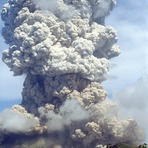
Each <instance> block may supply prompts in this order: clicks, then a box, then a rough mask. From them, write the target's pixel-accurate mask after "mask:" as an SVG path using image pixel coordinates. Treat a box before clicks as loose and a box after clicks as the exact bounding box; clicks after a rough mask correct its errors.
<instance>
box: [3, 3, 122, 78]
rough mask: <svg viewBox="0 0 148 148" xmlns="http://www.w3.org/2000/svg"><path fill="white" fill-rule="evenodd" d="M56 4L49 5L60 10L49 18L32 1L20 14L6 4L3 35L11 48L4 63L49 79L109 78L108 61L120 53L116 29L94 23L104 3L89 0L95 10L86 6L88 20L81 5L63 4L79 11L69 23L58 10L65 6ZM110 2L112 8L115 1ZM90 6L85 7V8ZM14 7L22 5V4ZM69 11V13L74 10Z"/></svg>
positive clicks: (16, 4)
mask: <svg viewBox="0 0 148 148" xmlns="http://www.w3.org/2000/svg"><path fill="white" fill-rule="evenodd" d="M13 3H14V2H13ZM52 3H53V2H52V1H51V3H50V1H49V6H50V4H51V6H53V7H55V8H57V10H56V11H55V12H54V11H52V10H51V11H49V10H50V9H49V10H48V9H47V10H46V11H47V12H48V13H46V15H45V14H44V12H43V11H42V10H40V9H39V10H35V8H34V7H33V6H32V5H33V4H32V5H31V4H30V5H31V6H30V5H29V2H28V3H27V2H26V3H25V2H24V5H29V6H28V7H29V8H28V7H24V8H22V9H21V10H20V11H18V9H15V8H13V6H12V5H8V4H7V5H5V7H4V8H3V11H2V19H3V20H4V21H5V23H6V24H7V25H6V27H5V28H4V29H3V36H4V37H5V39H6V41H7V42H8V43H9V44H10V47H9V49H8V50H5V51H4V52H3V61H4V62H5V63H6V64H7V65H8V66H9V67H10V69H11V70H12V71H13V72H14V75H21V74H22V73H26V72H28V71H30V72H31V73H33V74H40V75H47V76H54V75H61V74H68V73H80V74H81V75H82V76H83V77H84V78H88V79H90V80H100V81H102V80H104V79H106V75H107V73H108V68H109V62H108V58H111V57H114V56H117V55H118V54H119V53H120V52H119V48H118V46H115V45H114V43H116V41H117V35H116V31H115V29H113V28H112V27H110V26H103V25H99V24H97V23H95V22H92V21H91V16H92V14H93V10H94V9H93V6H94V5H95V6H97V5H99V4H100V3H99V2H98V4H94V2H91V1H85V3H86V4H87V7H88V6H89V7H91V9H89V8H87V7H86V11H87V12H88V13H91V15H90V16H89V17H88V16H86V17H84V16H83V11H82V10H81V9H82V8H81V7H78V6H79V5H78V4H80V3H79V2H70V1H67V2H64V1H59V3H62V5H64V6H67V7H69V6H72V7H75V9H76V10H77V11H79V13H78V14H76V17H74V18H73V17H72V18H69V19H68V20H67V21H65V20H62V19H61V18H60V16H58V15H57V14H56V13H58V14H62V13H61V12H59V11H60V10H59V9H58V7H62V6H61V5H57V6H56V4H55V5H52ZM54 3H58V2H56V1H55V2H54ZM105 3H106V2H105ZM108 3H109V6H110V7H111V4H113V1H108ZM86 4H83V3H82V4H81V5H82V6H83V5H84V7H85V5H86ZM13 5H15V7H18V6H19V4H18V3H14V4H13ZM47 6H48V3H47ZM9 7H10V8H9ZM62 8H63V9H64V10H65V9H66V8H65V7H62ZM12 9H13V11H14V13H10V15H9V17H8V13H9V11H11V10H12ZM32 11H33V12H34V13H32ZM65 11H67V12H66V13H68V14H69V12H68V11H71V9H66V10H65ZM15 13H17V16H16V15H15ZM104 15H105V14H104ZM10 17H11V19H10ZM104 17H105V16H104ZM98 19H99V18H98ZM30 49H31V50H30Z"/></svg>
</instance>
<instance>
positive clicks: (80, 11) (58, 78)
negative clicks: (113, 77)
mask: <svg viewBox="0 0 148 148" xmlns="http://www.w3.org/2000/svg"><path fill="white" fill-rule="evenodd" d="M115 4H116V1H115V0H9V1H8V3H7V4H5V5H4V7H3V10H2V12H1V17H2V20H3V21H4V23H5V27H4V28H3V31H2V34H3V37H4V38H5V41H6V43H7V44H9V49H7V50H5V51H4V52H3V61H4V62H5V63H6V64H7V65H8V67H9V68H10V70H11V71H13V72H14V75H15V76H17V75H22V74H25V75H26V79H25V82H24V88H23V91H22V97H23V99H22V103H21V104H20V105H16V106H13V107H12V109H7V110H4V111H3V112H2V113H1V114H0V131H1V140H0V142H1V145H9V144H8V141H9V140H10V139H12V137H15V139H14V141H13V140H10V143H11V147H12V145H13V144H17V145H19V146H23V145H28V144H29V146H31V145H32V146H35V145H38V146H39V145H41V147H46V146H47V147H48V146H51V147H60V148H61V147H63V148H70V147H74V148H80V147H85V148H87V147H88V148H90V147H96V148H98V147H101V146H100V144H101V145H105V144H108V143H111V144H116V143H119V142H124V143H129V144H131V143H137V144H138V143H140V142H142V141H143V140H144V133H143V131H142V129H141V128H140V127H139V126H138V125H137V123H136V122H135V121H134V120H133V119H128V120H121V119H120V118H119V113H118V107H117V106H116V104H115V103H113V102H112V101H110V100H108V99H107V94H106V92H105V90H104V89H103V87H102V85H101V82H102V81H104V80H106V79H107V75H108V71H109V59H110V58H113V57H115V56H118V55H119V53H120V49H119V47H118V46H117V45H115V43H116V42H117V33H116V30H115V29H114V28H113V27H111V26H105V17H106V16H107V15H109V13H110V11H111V10H112V9H113V7H114V5H115ZM13 125H17V127H13ZM6 141H7V143H6ZM35 141H38V142H35ZM45 145H46V146H45Z"/></svg>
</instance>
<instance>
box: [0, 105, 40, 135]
mask: <svg viewBox="0 0 148 148" xmlns="http://www.w3.org/2000/svg"><path fill="white" fill-rule="evenodd" d="M37 124H38V120H37V119H35V117H34V116H33V115H31V114H29V113H27V112H26V111H25V109H24V108H23V107H22V106H19V105H15V106H13V107H12V109H5V110H4V111H2V112H1V113H0V129H1V130H2V131H3V130H5V131H7V132H11V133H18V132H21V133H26V132H29V131H30V130H31V129H33V128H34V127H35V126H37Z"/></svg>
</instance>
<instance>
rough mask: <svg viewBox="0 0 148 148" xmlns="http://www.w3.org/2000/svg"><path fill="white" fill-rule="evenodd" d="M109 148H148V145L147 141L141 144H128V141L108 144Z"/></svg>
mask: <svg viewBox="0 0 148 148" xmlns="http://www.w3.org/2000/svg"><path fill="white" fill-rule="evenodd" d="M107 148H148V145H147V144H146V143H144V144H142V145H140V146H137V145H132V144H126V143H118V144H116V145H114V146H111V144H108V145H107Z"/></svg>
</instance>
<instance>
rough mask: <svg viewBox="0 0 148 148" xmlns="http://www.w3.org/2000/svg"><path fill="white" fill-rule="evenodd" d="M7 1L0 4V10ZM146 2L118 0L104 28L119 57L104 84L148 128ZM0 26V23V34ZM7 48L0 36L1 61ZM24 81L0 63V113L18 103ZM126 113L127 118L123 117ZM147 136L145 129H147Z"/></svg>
mask: <svg viewBox="0 0 148 148" xmlns="http://www.w3.org/2000/svg"><path fill="white" fill-rule="evenodd" d="M6 2H7V0H0V9H1V8H2V6H3V4H4V3H6ZM147 7H148V0H117V6H116V7H115V9H114V10H113V12H112V13H111V14H110V15H109V16H108V17H107V18H106V25H111V26H113V27H114V28H115V29H116V30H117V31H118V38H119V41H118V45H119V46H120V48H121V54H120V55H119V56H118V57H116V58H114V59H112V60H111V61H110V63H111V66H110V77H109V78H108V80H106V81H105V82H103V85H104V87H105V89H106V90H107V92H108V96H109V98H111V99H113V100H115V101H116V102H117V103H118V104H119V106H120V108H121V112H124V115H126V116H133V117H134V118H135V119H136V120H137V122H138V123H139V124H141V125H142V126H143V127H145V126H146V124H148V119H147V117H146V116H145V115H146V114H147V113H148V91H147V90H148V50H147V48H148V17H147V14H148V9H147ZM2 26H3V22H2V21H1V20H0V30H1V29H2ZM6 48H7V45H6V44H5V43H4V40H3V38H2V36H1V35H0V58H1V55H2V51H3V50H4V49H6ZM23 81H24V77H23V76H22V77H14V76H13V73H12V72H10V71H9V68H8V67H7V66H6V65H5V64H4V63H3V62H2V60H0V111H1V110H3V109H5V108H8V107H11V106H12V105H13V104H16V103H20V102H21V91H22V88H23ZM125 112H126V114H125ZM146 130H147V133H148V129H147V128H146Z"/></svg>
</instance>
